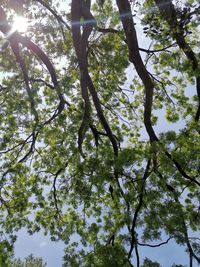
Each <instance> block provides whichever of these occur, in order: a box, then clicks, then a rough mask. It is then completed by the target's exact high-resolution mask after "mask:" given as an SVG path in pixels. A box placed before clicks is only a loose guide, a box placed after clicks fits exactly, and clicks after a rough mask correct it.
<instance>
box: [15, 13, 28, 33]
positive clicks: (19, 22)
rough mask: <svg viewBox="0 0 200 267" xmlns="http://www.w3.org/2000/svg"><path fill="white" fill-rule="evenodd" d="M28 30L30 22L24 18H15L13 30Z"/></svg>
mask: <svg viewBox="0 0 200 267" xmlns="http://www.w3.org/2000/svg"><path fill="white" fill-rule="evenodd" d="M27 28H28V21H27V19H26V18H23V17H19V16H18V17H15V19H14V21H13V30H14V31H18V32H26V30H27Z"/></svg>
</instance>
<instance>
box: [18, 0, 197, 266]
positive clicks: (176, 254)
mask: <svg viewBox="0 0 200 267" xmlns="http://www.w3.org/2000/svg"><path fill="white" fill-rule="evenodd" d="M67 2H69V0H68V1H67ZM63 6H64V3H63ZM139 36H140V35H139ZM139 43H140V45H141V47H142V48H147V47H148V45H149V41H148V40H147V39H145V38H144V37H140V38H139ZM128 75H130V78H132V74H131V73H128ZM160 115H161V114H160ZM180 126H181V125H180ZM177 127H179V126H177ZM157 128H158V129H162V130H168V128H166V124H165V122H163V120H161V121H159V125H158V126H157ZM172 128H173V126H172ZM166 239H167V237H166ZM163 241H165V240H163ZM63 249H64V244H63V243H62V242H57V243H55V242H52V241H50V238H49V237H48V236H44V235H43V234H42V232H41V233H37V234H34V235H32V236H30V235H29V234H27V232H26V230H24V229H23V230H20V231H19V233H18V240H17V242H16V244H15V257H20V258H22V259H23V258H25V257H27V256H28V255H29V254H31V253H33V255H34V256H36V257H42V258H43V260H44V261H45V262H46V263H47V267H61V266H62V257H63ZM139 251H140V255H141V258H143V259H144V258H145V257H149V258H151V260H157V261H158V262H160V264H161V266H162V267H169V266H171V265H173V263H174V262H176V263H177V264H183V265H185V266H188V262H189V259H188V256H187V254H186V253H185V252H184V248H183V247H179V246H177V245H176V244H175V242H174V241H173V240H171V241H169V243H168V244H167V245H164V246H163V247H159V248H149V247H142V248H139ZM193 267H197V264H196V262H194V265H193Z"/></svg>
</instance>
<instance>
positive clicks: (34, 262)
mask: <svg viewBox="0 0 200 267" xmlns="http://www.w3.org/2000/svg"><path fill="white" fill-rule="evenodd" d="M10 266H12V267H45V266H46V264H45V263H43V260H42V258H35V257H34V256H33V255H32V254H30V255H29V256H27V257H26V258H25V260H24V261H22V260H20V259H14V260H12V261H11V263H10Z"/></svg>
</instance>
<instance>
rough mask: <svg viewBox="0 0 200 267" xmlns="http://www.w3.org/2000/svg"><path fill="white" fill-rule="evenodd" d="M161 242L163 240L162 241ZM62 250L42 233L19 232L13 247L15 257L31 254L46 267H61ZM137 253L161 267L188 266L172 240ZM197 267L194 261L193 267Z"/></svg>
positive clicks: (60, 246)
mask: <svg viewBox="0 0 200 267" xmlns="http://www.w3.org/2000/svg"><path fill="white" fill-rule="evenodd" d="M163 241H165V240H164V239H163ZM154 244H155V243H154ZM156 244H158V243H156ZM63 249H64V245H63V243H62V242H57V243H54V242H51V241H50V238H49V237H47V236H44V235H43V234H42V233H38V234H34V235H33V236H30V235H29V234H27V233H26V231H25V230H21V231H20V232H19V235H18V241H17V242H16V245H15V256H16V257H20V258H24V257H26V256H28V255H29V254H30V253H33V254H34V256H37V257H42V258H43V259H44V261H45V262H46V263H47V267H61V266H62V257H63ZM139 252H140V258H141V259H144V258H145V257H149V258H150V259H151V260H155V261H156V260H157V261H158V262H159V263H160V264H161V266H162V267H170V266H172V265H173V263H176V264H183V265H185V266H186V267H187V266H189V257H188V255H187V254H186V253H185V252H184V247H179V246H177V245H176V244H175V242H174V241H173V240H170V241H169V243H168V244H167V245H164V246H162V247H158V248H149V247H139ZM197 266H198V265H197V263H196V262H195V261H194V264H193V267H197Z"/></svg>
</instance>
